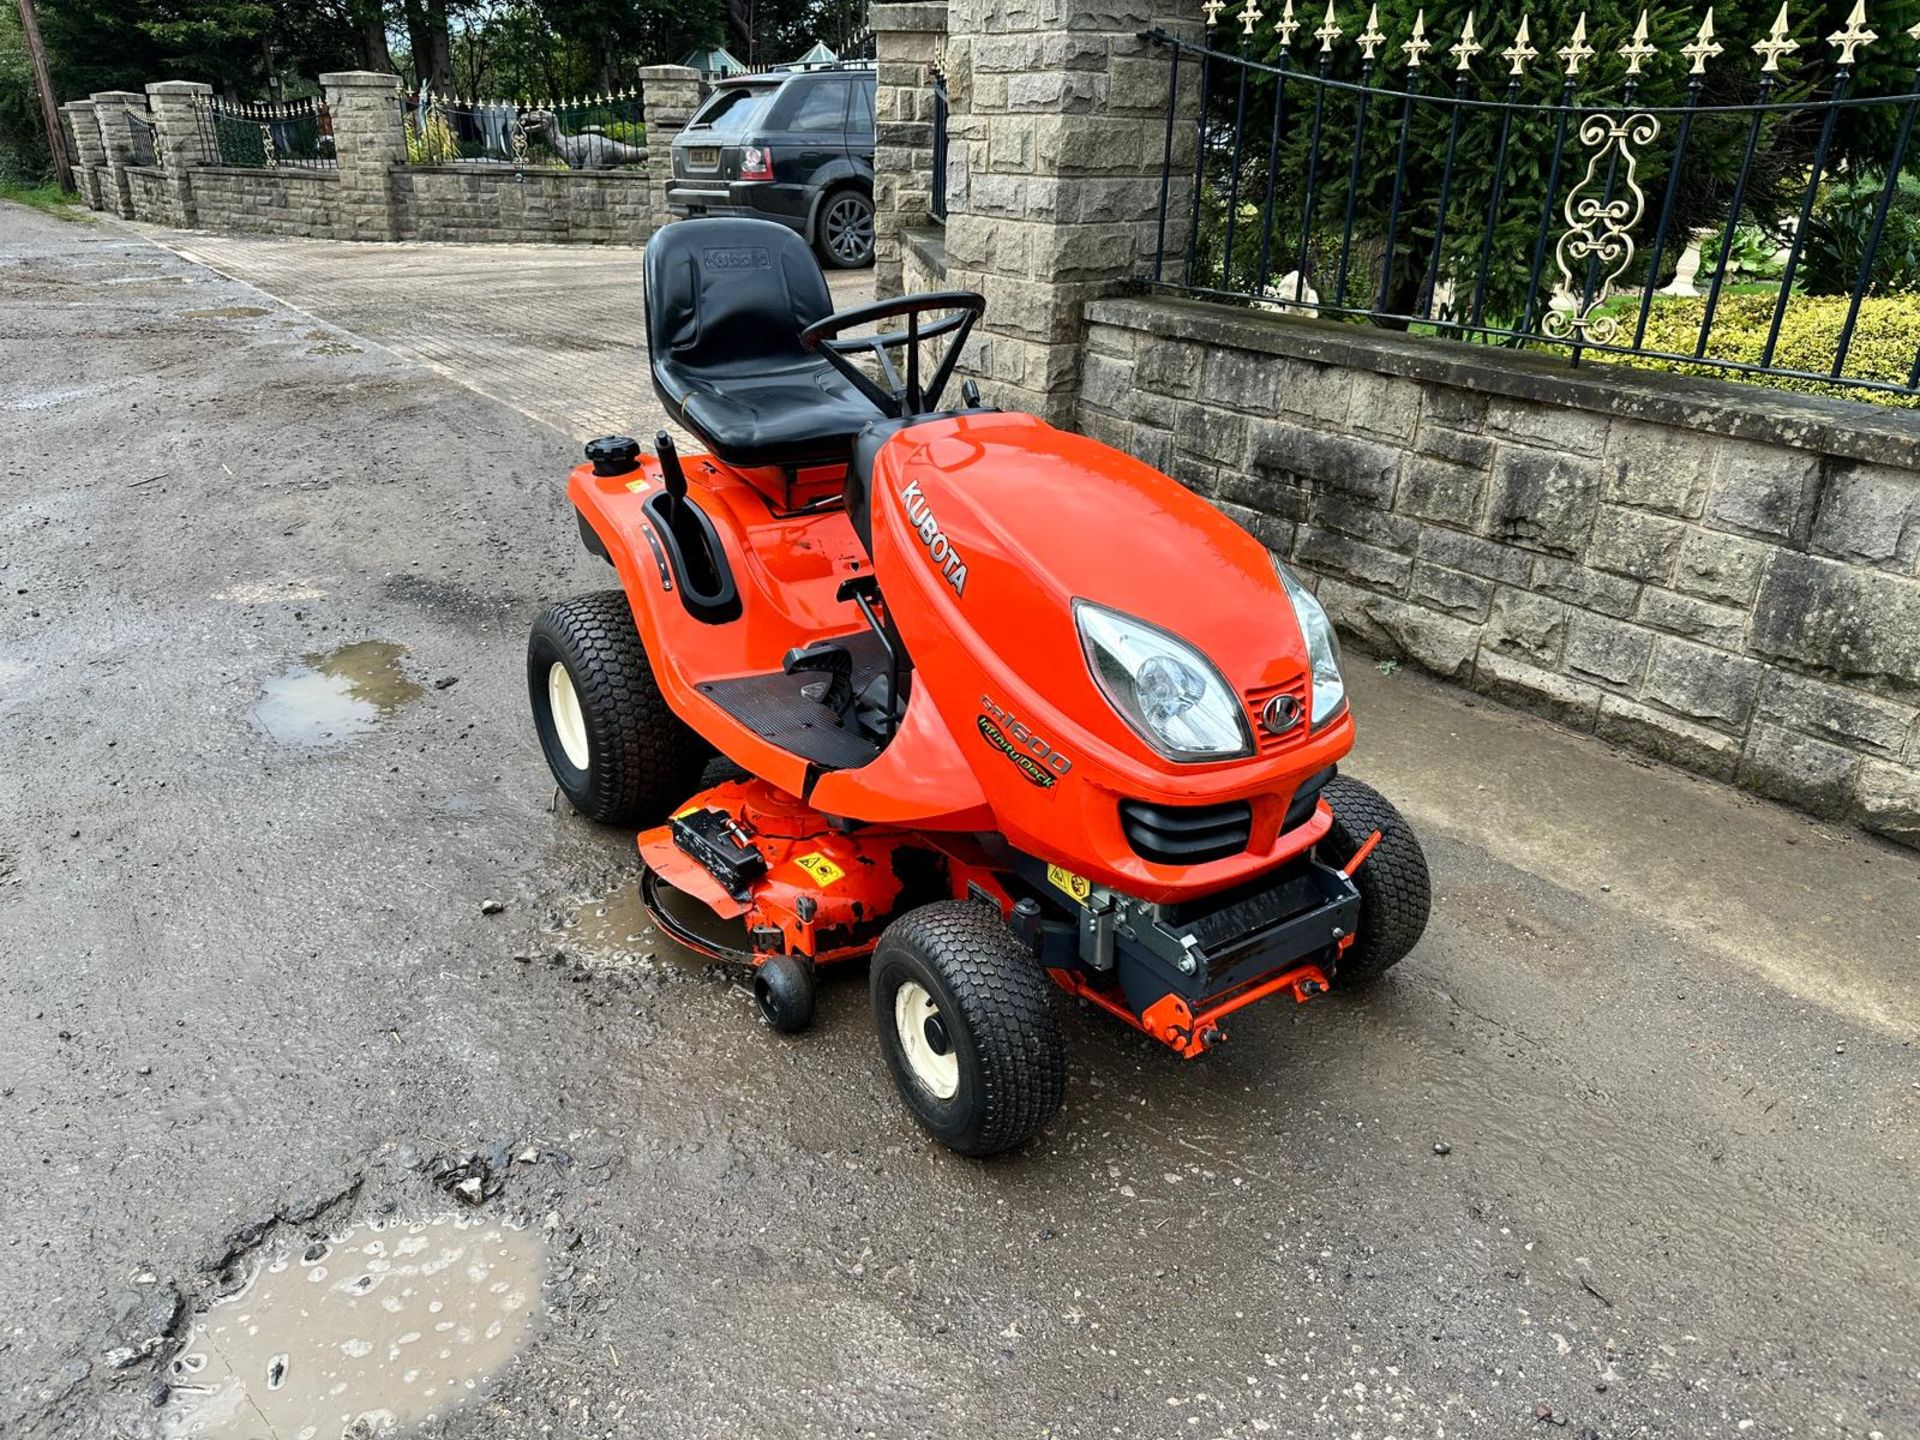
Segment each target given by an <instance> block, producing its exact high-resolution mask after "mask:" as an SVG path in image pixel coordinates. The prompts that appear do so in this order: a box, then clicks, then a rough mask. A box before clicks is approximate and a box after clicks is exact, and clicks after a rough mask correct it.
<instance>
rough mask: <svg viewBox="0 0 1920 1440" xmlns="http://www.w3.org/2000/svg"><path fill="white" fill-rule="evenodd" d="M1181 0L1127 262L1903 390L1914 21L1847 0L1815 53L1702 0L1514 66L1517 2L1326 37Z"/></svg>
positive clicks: (1235, 288) (1668, 358)
mask: <svg viewBox="0 0 1920 1440" xmlns="http://www.w3.org/2000/svg"><path fill="white" fill-rule="evenodd" d="M1204 8H1205V10H1206V13H1207V35H1206V38H1205V42H1204V43H1201V44H1195V43H1192V42H1190V41H1186V40H1181V39H1176V38H1175V37H1173V36H1171V35H1168V34H1167V33H1165V32H1163V31H1159V30H1155V31H1151V32H1148V34H1147V36H1146V38H1148V39H1149V40H1151V41H1152V42H1153V43H1155V44H1157V45H1159V46H1162V47H1164V48H1165V49H1166V50H1167V52H1168V55H1169V73H1168V99H1167V111H1166V128H1165V134H1164V137H1163V155H1162V167H1161V176H1160V218H1159V228H1158V243H1157V247H1156V252H1155V255H1154V260H1153V265H1152V273H1151V277H1150V282H1149V283H1151V284H1153V285H1156V286H1159V287H1162V288H1169V289H1174V290H1179V291H1184V292H1188V293H1193V294H1198V295H1203V296H1209V297H1213V298H1217V299H1223V300H1237V301H1243V302H1252V303H1255V304H1261V305H1265V306H1268V307H1270V308H1282V309H1296V310H1299V311H1303V312H1309V313H1313V314H1318V315H1322V316H1327V317H1332V318H1338V319H1345V320H1349V321H1354V322H1360V323H1371V324H1374V325H1378V326H1385V327H1391V328H1395V329H1400V330H1405V331H1411V332H1414V333H1432V334H1441V335H1446V336H1450V337H1453V338H1456V339H1465V340H1471V341H1479V342H1484V343H1489V344H1500V345H1509V346H1516V347H1523V348H1536V347H1537V348H1543V349H1547V350H1550V351H1554V352H1557V353H1560V354H1562V355H1565V356H1567V357H1568V358H1570V359H1571V361H1572V362H1573V363H1574V364H1579V363H1581V361H1582V359H1583V358H1586V359H1597V360H1615V361H1617V360H1625V359H1631V361H1632V362H1633V363H1636V364H1642V365H1651V366H1654V367H1656V368H1664V369H1675V370H1683V371H1688V372H1691V373H1705V374H1720V375H1724V376H1730V377H1734V378H1743V377H1744V378H1751V379H1762V380H1765V381H1766V382H1767V383H1772V384H1782V385H1786V386H1787V387H1789V388H1796V389H1806V390H1811V391H1815V392H1826V393H1831V392H1832V391H1833V390H1835V389H1841V390H1845V391H1847V392H1848V393H1853V394H1856V395H1859V396H1860V398H1870V399H1877V400H1879V401H1881V402H1883V403H1896V404H1916V403H1920V182H1916V180H1915V179H1914V177H1913V176H1911V175H1910V174H1909V173H1908V172H1909V170H1910V169H1911V168H1912V166H1911V160H1910V145H1909V142H1910V141H1911V140H1912V138H1913V129H1914V119H1915V114H1916V109H1917V108H1920V24H1917V25H1914V26H1913V27H1912V28H1911V29H1908V30H1906V31H1905V32H1904V40H1903V41H1902V43H1897V44H1882V43H1879V42H1881V37H1880V36H1879V35H1877V34H1876V33H1875V32H1874V31H1873V30H1872V29H1871V28H1869V26H1868V24H1867V18H1866V13H1865V4H1864V0H1858V3H1855V4H1854V6H1853V8H1852V11H1851V12H1850V13H1849V14H1848V15H1847V17H1846V19H1845V21H1844V23H1842V24H1841V25H1840V26H1839V28H1837V29H1835V30H1834V31H1833V32H1832V33H1831V34H1829V35H1828V36H1826V38H1825V45H1826V47H1827V49H1826V51H1825V52H1824V56H1823V55H1822V52H1821V51H1820V50H1819V49H1818V48H1817V47H1816V46H1815V45H1814V44H1813V42H1811V41H1806V42H1803V41H1801V40H1798V39H1796V38H1795V37H1794V35H1793V32H1792V25H1791V22H1790V20H1789V17H1788V12H1787V10H1786V8H1785V6H1783V7H1782V8H1781V10H1780V13H1779V15H1778V17H1777V18H1776V20H1775V21H1774V23H1773V26H1772V29H1771V30H1770V32H1769V33H1768V34H1767V35H1766V36H1764V37H1763V38H1761V39H1759V40H1758V41H1756V42H1754V43H1753V44H1752V45H1751V46H1750V47H1739V48H1735V47H1733V46H1732V45H1731V44H1730V43H1723V42H1722V40H1721V39H1719V38H1717V37H1716V36H1715V33H1714V28H1713V15H1712V11H1711V10H1709V11H1708V12H1707V13H1706V15H1705V18H1704V19H1702V20H1701V21H1700V23H1699V24H1698V26H1697V27H1695V26H1694V25H1693V24H1692V23H1691V21H1687V20H1684V19H1683V20H1680V21H1679V23H1678V26H1676V24H1675V22H1674V17H1672V12H1664V13H1665V14H1666V16H1667V17H1668V18H1666V19H1665V20H1663V21H1660V22H1657V23H1655V24H1654V25H1653V26H1651V27H1650V25H1649V18H1648V15H1647V13H1646V12H1644V11H1643V12H1641V15H1640V17H1639V20H1638V23H1637V24H1636V25H1635V26H1634V27H1633V28H1632V30H1631V31H1630V32H1627V31H1625V29H1624V27H1622V33H1620V34H1619V35H1617V36H1606V35H1602V34H1598V33H1595V34H1589V32H1588V29H1587V20H1586V15H1585V13H1582V14H1581V15H1580V17H1579V19H1578V21H1577V22H1576V23H1575V24H1574V25H1573V27H1572V28H1571V30H1570V32H1569V33H1567V34H1566V35H1565V36H1564V37H1562V39H1563V43H1562V44H1560V45H1559V46H1557V47H1554V48H1553V49H1552V54H1553V55H1555V56H1557V57H1558V59H1559V64H1558V65H1554V64H1552V63H1550V62H1549V63H1548V64H1545V65H1536V64H1535V62H1536V61H1538V60H1540V59H1541V58H1542V51H1543V49H1545V48H1546V47H1548V46H1550V45H1551V41H1550V40H1548V39H1536V37H1535V36H1534V34H1533V33H1532V26H1531V23H1530V20H1529V19H1528V18H1527V17H1525V16H1524V15H1523V16H1522V17H1521V18H1520V20H1519V21H1518V23H1517V24H1516V25H1515V26H1514V30H1513V33H1512V35H1511V36H1509V37H1506V38H1507V40H1508V43H1507V44H1506V45H1505V46H1504V47H1503V48H1500V49H1498V50H1494V49H1491V48H1490V47H1492V46H1493V45H1494V44H1495V40H1494V39H1491V38H1487V37H1483V36H1480V35H1476V33H1475V30H1474V17H1473V16H1472V15H1471V14H1469V15H1468V16H1467V18H1466V20H1465V22H1464V24H1462V25H1461V27H1460V29H1459V32H1458V35H1457V39H1455V41H1454V42H1453V43H1451V44H1443V43H1442V37H1440V36H1438V35H1436V34H1434V33H1433V32H1430V31H1429V30H1428V29H1427V27H1426V23H1425V14H1424V11H1422V12H1420V13H1418V14H1417V15H1416V16H1415V18H1414V20H1413V22H1412V24H1411V26H1410V27H1408V28H1407V30H1406V33H1405V34H1404V35H1403V36H1402V37H1401V38H1400V39H1398V40H1394V39H1392V38H1390V37H1389V35H1388V34H1387V33H1386V32H1385V31H1384V30H1383V29H1382V27H1381V24H1380V17H1379V7H1378V6H1377V5H1375V6H1374V7H1373V8H1372V9H1371V10H1370V12H1369V14H1368V16H1367V19H1366V23H1365V25H1364V26H1363V27H1362V28H1361V30H1360V31H1359V33H1358V34H1356V35H1354V36H1353V39H1352V41H1351V42H1349V43H1347V44H1345V45H1343V44H1342V41H1343V40H1345V39H1346V35H1347V32H1346V31H1345V30H1344V29H1343V26H1342V23H1341V19H1340V17H1339V15H1338V13H1337V11H1336V10H1335V8H1334V6H1333V5H1332V4H1331V3H1329V4H1328V6H1327V9H1326V13H1325V16H1324V18H1323V20H1322V22H1321V24H1320V26H1319V27H1318V28H1317V29H1315V30H1314V31H1313V32H1312V33H1313V36H1314V38H1315V39H1316V40H1317V41H1318V42H1319V46H1318V50H1317V52H1315V54H1314V55H1313V56H1312V57H1311V58H1310V59H1309V58H1307V57H1305V56H1300V55H1296V54H1295V53H1294V50H1295V43H1294V42H1295V35H1296V34H1297V32H1298V31H1300V30H1301V29H1303V28H1304V26H1303V24H1302V22H1301V21H1300V20H1299V19H1298V18H1297V17H1296V12H1295V10H1294V6H1293V3H1292V0H1287V3H1286V5H1285V8H1284V9H1283V10H1282V12H1281V13H1280V15H1279V17H1278V19H1277V20H1276V21H1275V23H1274V24H1273V25H1272V26H1271V27H1270V28H1263V26H1262V24H1261V22H1262V20H1263V19H1264V18H1265V17H1264V16H1263V15H1262V12H1261V11H1260V9H1259V8H1258V6H1257V4H1256V3H1255V0H1245V4H1244V6H1243V8H1242V9H1241V10H1240V11H1239V12H1238V14H1237V15H1235V16H1234V17H1233V19H1234V20H1235V21H1237V22H1238V26H1237V28H1238V30H1239V35H1238V37H1237V38H1230V37H1225V36H1222V35H1221V34H1220V33H1219V29H1218V26H1219V19H1220V12H1221V11H1222V10H1223V9H1225V8H1226V7H1225V5H1224V4H1223V3H1221V0H1208V3H1207V4H1206V6H1205V7H1204ZM1676 28H1677V29H1678V33H1675V30H1676ZM1821 28H1824V27H1821ZM1689 36H1690V38H1688V37H1689ZM1900 39H1901V37H1896V40H1900ZM1613 40H1618V41H1619V43H1618V44H1617V45H1613V44H1611V42H1612V41H1613ZM1682 41H1684V43H1681V42H1682ZM1876 45H1878V49H1877V50H1875V49H1873V48H1871V47H1875V46H1876ZM1302 48H1303V49H1304V46H1303V47H1302ZM1803 48H1807V49H1808V50H1809V52H1810V57H1811V58H1812V60H1813V63H1810V64H1806V65H1801V66H1796V67H1793V68H1788V67H1785V66H1783V64H1782V62H1783V61H1785V60H1787V59H1788V57H1790V56H1793V55H1794V54H1795V53H1796V52H1798V51H1800V50H1802V49H1803ZM1742 49H1744V50H1745V51H1746V52H1747V53H1745V54H1743V53H1741V50H1742ZM1395 51H1397V52H1398V53H1397V55H1392V52H1395ZM1609 51H1610V52H1611V53H1608V52H1609ZM1895 51H1897V52H1898V53H1897V54H1896V53H1893V52H1895ZM1442 53H1444V54H1446V55H1449V56H1451V57H1452V60H1451V63H1450V64H1449V63H1448V62H1444V61H1440V60H1439V55H1440V54H1442ZM1390 55H1391V56H1392V59H1391V63H1390V59H1389V56H1390ZM1748 55H1750V56H1751V58H1750V59H1749V58H1748ZM1495 56H1497V57H1498V60H1499V62H1501V63H1499V64H1497V65H1493V64H1490V62H1492V61H1493V60H1494V57H1495ZM1430 57H1431V58H1430ZM1722 57H1725V58H1722ZM1434 71H1440V72H1441V73H1442V75H1443V76H1445V79H1443V81H1442V83H1440V84H1437V85H1431V86H1430V85H1429V76H1430V75H1431V74H1432V73H1433V72H1434ZM1447 71H1451V74H1450V75H1447V74H1446V72H1447ZM1868 82H1870V83H1868ZM1856 85H1857V86H1858V90H1857V92H1856ZM1189 132H1190V133H1189ZM1189 142H1190V143H1191V151H1190V152H1188V150H1187V146H1188V143H1189ZM1170 225H1171V227H1172V233H1171V234H1170V233H1169V226H1170ZM1182 231H1184V233H1182Z"/></svg>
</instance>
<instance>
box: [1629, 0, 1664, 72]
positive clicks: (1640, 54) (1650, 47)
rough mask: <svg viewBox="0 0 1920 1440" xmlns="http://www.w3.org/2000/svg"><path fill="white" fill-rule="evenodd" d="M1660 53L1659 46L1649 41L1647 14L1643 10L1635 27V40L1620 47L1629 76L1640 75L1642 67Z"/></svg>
mask: <svg viewBox="0 0 1920 1440" xmlns="http://www.w3.org/2000/svg"><path fill="white" fill-rule="evenodd" d="M1659 53H1660V48H1659V46H1657V45H1654V44H1653V43H1652V42H1650V41H1649V40H1648V39H1647V12H1646V11H1645V10H1642V11H1641V12H1640V19H1639V21H1638V22H1637V23H1636V24H1635V25H1634V27H1633V38H1632V39H1631V40H1629V41H1628V42H1627V43H1626V44H1624V45H1622V46H1621V47H1620V54H1621V56H1622V57H1623V58H1624V59H1625V60H1626V62H1627V74H1629V75H1638V74H1639V73H1640V67H1641V65H1642V64H1644V63H1645V62H1646V61H1648V60H1651V59H1652V58H1653V57H1654V56H1656V55H1658V54H1659Z"/></svg>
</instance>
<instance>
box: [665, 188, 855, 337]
mask: <svg viewBox="0 0 1920 1440" xmlns="http://www.w3.org/2000/svg"><path fill="white" fill-rule="evenodd" d="M646 273H647V350H648V353H649V354H650V355H651V356H652V358H653V362H654V364H656V365H658V364H659V363H660V362H662V361H667V360H670V361H672V362H673V363H674V364H675V365H680V366H686V367H689V368H692V369H700V370H709V369H719V368H725V369H731V370H737V371H745V372H751V371H752V370H753V369H754V368H755V367H756V366H757V365H762V364H765V363H767V362H770V361H789V362H790V361H793V360H806V359H813V358H817V357H814V356H810V355H808V353H807V352H806V351H805V350H803V349H802V348H801V346H800V332H801V331H802V330H804V329H806V328H807V326H809V325H811V324H812V323H813V322H814V321H816V320H820V319H824V318H825V317H826V316H828V315H830V314H832V313H833V296H832V294H831V293H829V291H828V290H827V281H826V277H825V276H824V275H822V274H821V273H820V264H819V262H818V261H817V260H815V259H814V258H813V252H812V251H811V250H809V249H808V248H807V243H806V241H804V240H802V239H801V238H800V236H799V235H798V234H796V233H795V232H794V231H792V230H789V229H788V228H787V227H786V226H784V225H781V224H777V223H776V222H774V221H772V220H730V219H723V218H719V217H715V218H712V219H694V220H678V221H675V222H674V223H673V224H671V225H667V226H665V227H663V228H662V229H659V230H656V231H655V232H654V233H653V236H652V238H650V239H649V240H648V241H647V262H646Z"/></svg>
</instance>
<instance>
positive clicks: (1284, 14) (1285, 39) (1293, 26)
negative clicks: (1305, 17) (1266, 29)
mask: <svg viewBox="0 0 1920 1440" xmlns="http://www.w3.org/2000/svg"><path fill="white" fill-rule="evenodd" d="M1299 28H1300V22H1299V21H1298V20H1297V19H1295V18H1294V14H1293V0H1287V3H1286V6H1285V8H1284V9H1282V10H1281V11H1280V18H1279V19H1278V20H1276V21H1275V22H1274V25H1273V33H1274V34H1276V35H1278V36H1279V37H1280V48H1281V49H1282V50H1286V49H1289V48H1291V47H1292V45H1293V36H1294V32H1295V31H1296V30H1298V29H1299Z"/></svg>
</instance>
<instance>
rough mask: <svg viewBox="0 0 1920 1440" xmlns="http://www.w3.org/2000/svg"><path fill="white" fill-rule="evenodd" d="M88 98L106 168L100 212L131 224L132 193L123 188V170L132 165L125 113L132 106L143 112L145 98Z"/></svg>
mask: <svg viewBox="0 0 1920 1440" xmlns="http://www.w3.org/2000/svg"><path fill="white" fill-rule="evenodd" d="M91 98H92V100H93V114H94V118H95V119H96V120H97V121H99V124H100V145H101V148H102V149H103V150H104V151H105V156H104V163H105V164H106V167H107V173H106V183H105V185H104V186H103V187H102V188H103V189H104V190H105V192H106V193H105V194H104V195H102V196H101V205H100V208H101V209H102V210H111V211H112V212H113V213H114V214H116V215H118V216H119V217H120V218H121V219H122V220H131V219H132V218H133V193H132V191H130V190H129V189H128V188H127V166H129V165H131V164H132V163H133V122H132V121H130V120H128V119H127V111H128V110H129V109H132V108H133V107H135V106H138V107H139V108H140V109H142V110H145V109H146V108H147V97H146V96H144V95H136V94H134V93H133V91H131V90H96V91H94V93H93V95H92V97H91Z"/></svg>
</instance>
